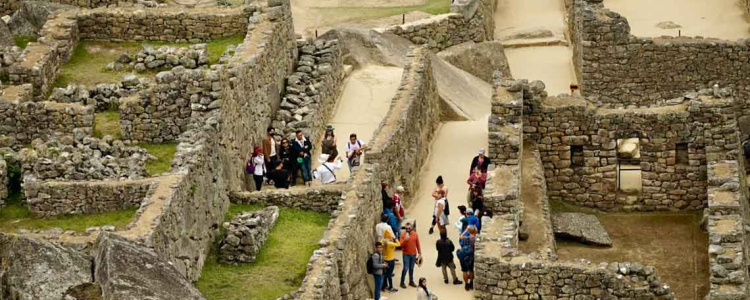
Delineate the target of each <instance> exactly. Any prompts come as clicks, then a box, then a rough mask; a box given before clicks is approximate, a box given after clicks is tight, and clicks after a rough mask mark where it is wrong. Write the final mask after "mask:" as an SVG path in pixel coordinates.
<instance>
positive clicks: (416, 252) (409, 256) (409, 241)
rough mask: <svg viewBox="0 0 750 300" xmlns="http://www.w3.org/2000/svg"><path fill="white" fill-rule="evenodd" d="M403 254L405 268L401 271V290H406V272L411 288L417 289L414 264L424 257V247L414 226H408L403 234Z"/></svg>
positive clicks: (401, 241)
mask: <svg viewBox="0 0 750 300" xmlns="http://www.w3.org/2000/svg"><path fill="white" fill-rule="evenodd" d="M399 242H400V243H401V252H402V254H403V264H404V267H403V269H402V270H401V288H402V289H405V288H406V284H404V283H405V280H404V279H406V272H407V271H408V272H409V286H411V287H417V285H416V284H415V283H414V264H415V263H416V262H417V259H418V258H419V257H421V256H422V246H421V245H420V244H419V235H417V232H416V231H415V230H414V226H412V224H407V225H406V228H405V229H404V232H402V233H401V239H400V241H399Z"/></svg>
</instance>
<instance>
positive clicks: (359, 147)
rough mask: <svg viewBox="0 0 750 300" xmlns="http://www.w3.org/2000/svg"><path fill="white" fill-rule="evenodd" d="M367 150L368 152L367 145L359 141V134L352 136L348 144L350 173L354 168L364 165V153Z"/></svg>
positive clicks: (347, 153)
mask: <svg viewBox="0 0 750 300" xmlns="http://www.w3.org/2000/svg"><path fill="white" fill-rule="evenodd" d="M365 150H367V145H366V144H365V143H364V142H362V141H361V140H359V139H357V134H356V133H352V134H350V135H349V141H348V142H346V157H347V163H348V164H349V172H351V171H352V168H354V167H357V166H359V165H361V164H362V153H363V152H364V151H365Z"/></svg>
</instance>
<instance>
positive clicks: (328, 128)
mask: <svg viewBox="0 0 750 300" xmlns="http://www.w3.org/2000/svg"><path fill="white" fill-rule="evenodd" d="M334 129H335V128H333V125H330V124H329V125H326V131H333V130H334Z"/></svg>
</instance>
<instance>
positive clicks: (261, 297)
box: [197, 205, 330, 300]
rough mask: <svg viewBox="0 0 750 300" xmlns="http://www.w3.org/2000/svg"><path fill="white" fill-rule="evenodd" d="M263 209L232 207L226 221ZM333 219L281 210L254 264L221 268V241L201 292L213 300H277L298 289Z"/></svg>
mask: <svg viewBox="0 0 750 300" xmlns="http://www.w3.org/2000/svg"><path fill="white" fill-rule="evenodd" d="M261 208H263V206H261V205H231V206H230V207H229V212H228V213H227V216H226V220H227V221H228V220H231V219H232V218H233V217H234V216H235V215H236V214H238V213H240V212H243V211H253V210H258V209H261ZM329 219H330V215H328V214H322V213H317V212H310V211H303V210H298V209H288V208H280V212H279V219H278V220H277V221H276V226H274V228H273V229H272V230H271V233H270V234H269V235H268V240H267V241H266V243H265V244H264V245H263V248H262V249H261V251H260V253H259V254H258V259H257V260H256V261H255V263H253V264H247V265H239V266H232V265H221V264H219V263H218V262H217V257H216V249H217V246H218V240H217V243H216V244H217V245H216V246H215V247H214V249H213V251H212V253H211V255H209V257H208V258H207V259H206V264H205V266H204V267H203V273H202V276H201V279H200V280H199V281H198V283H197V287H198V289H199V290H200V291H201V292H202V293H203V295H204V296H206V298H207V299H210V300H219V299H221V300H240V299H243V300H245V299H254V300H256V299H257V300H265V299H269V300H273V299H277V298H278V297H281V296H283V295H284V294H286V293H289V292H292V291H294V290H296V289H298V288H299V286H300V285H301V284H302V279H303V278H304V277H305V271H306V268H307V263H308V261H309V260H310V256H312V253H313V251H315V250H316V249H318V248H319V246H318V241H319V240H320V238H321V237H322V236H323V232H324V231H325V229H326V226H327V225H328V220H329Z"/></svg>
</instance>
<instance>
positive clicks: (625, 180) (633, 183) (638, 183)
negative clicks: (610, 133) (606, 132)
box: [617, 138, 643, 200]
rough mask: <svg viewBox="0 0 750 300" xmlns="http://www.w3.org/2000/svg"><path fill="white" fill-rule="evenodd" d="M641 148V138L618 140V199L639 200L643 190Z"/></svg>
mask: <svg viewBox="0 0 750 300" xmlns="http://www.w3.org/2000/svg"><path fill="white" fill-rule="evenodd" d="M640 148H641V144H640V139H639V138H627V139H618V140H617V194H618V197H621V198H637V197H638V196H640V194H641V191H642V190H643V180H642V178H643V177H642V175H641V149H640ZM632 200H635V199H632Z"/></svg>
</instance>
